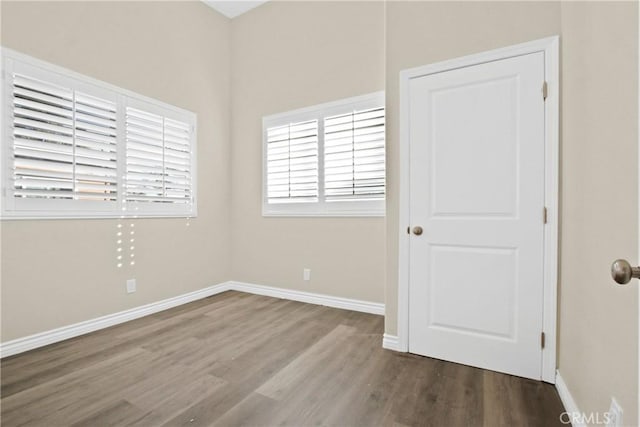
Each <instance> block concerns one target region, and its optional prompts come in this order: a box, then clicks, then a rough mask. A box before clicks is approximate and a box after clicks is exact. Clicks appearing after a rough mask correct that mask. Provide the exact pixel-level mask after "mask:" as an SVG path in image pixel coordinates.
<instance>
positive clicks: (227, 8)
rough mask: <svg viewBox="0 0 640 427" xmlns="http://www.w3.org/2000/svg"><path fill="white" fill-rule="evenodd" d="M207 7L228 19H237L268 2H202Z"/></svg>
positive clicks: (253, 0) (250, 0)
mask: <svg viewBox="0 0 640 427" xmlns="http://www.w3.org/2000/svg"><path fill="white" fill-rule="evenodd" d="M202 1H203V2H204V3H205V4H206V5H207V6H211V7H212V8H214V9H215V10H217V11H218V12H220V13H221V14H223V15H224V16H226V17H227V18H235V17H236V16H239V15H242V14H243V13H245V12H247V11H249V10H251V9H253V8H254V7H258V6H260V5H261V4H263V3H266V2H267V1H268V0H226V1H220V0H202Z"/></svg>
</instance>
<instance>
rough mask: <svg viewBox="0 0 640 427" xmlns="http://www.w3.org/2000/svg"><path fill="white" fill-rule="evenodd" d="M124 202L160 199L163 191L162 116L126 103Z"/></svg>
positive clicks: (156, 200) (157, 200)
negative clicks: (127, 105) (131, 106)
mask: <svg viewBox="0 0 640 427" xmlns="http://www.w3.org/2000/svg"><path fill="white" fill-rule="evenodd" d="M126 127H127V130H126V133H127V138H126V140H127V174H126V178H125V188H126V191H127V195H126V200H127V202H154V201H155V202H159V201H162V197H163V194H164V179H163V147H162V145H163V133H164V129H163V123H162V116H159V115H156V114H151V113H147V112H145V111H142V110H138V109H135V108H130V107H127V117H126Z"/></svg>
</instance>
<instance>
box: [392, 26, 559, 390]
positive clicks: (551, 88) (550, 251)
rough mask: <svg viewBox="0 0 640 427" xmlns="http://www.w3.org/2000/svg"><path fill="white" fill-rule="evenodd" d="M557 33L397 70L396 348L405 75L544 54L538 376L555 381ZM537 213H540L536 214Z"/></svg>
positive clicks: (405, 303)
mask: <svg viewBox="0 0 640 427" xmlns="http://www.w3.org/2000/svg"><path fill="white" fill-rule="evenodd" d="M559 40H560V38H559V36H553V37H547V38H544V39H539V40H534V41H531V42H526V43H522V44H517V45H514V46H508V47H504V48H500V49H495V50H490V51H487V52H483V53H479V54H473V55H468V56H464V57H461V58H456V59H452V60H447V61H443V62H437V63H434V64H430V65H425V66H421V67H415V68H410V69H407V70H403V71H401V72H400V201H399V203H400V211H399V221H398V223H399V226H400V227H399V230H398V231H399V232H398V235H399V247H398V273H399V274H398V326H397V327H398V341H397V350H398V351H402V352H408V351H409V267H410V265H409V251H410V249H409V241H410V240H409V237H410V235H408V234H407V227H409V226H411V225H412V224H410V203H411V200H410V197H409V183H410V170H409V159H410V147H409V82H410V80H411V79H414V78H418V77H424V76H427V75H430V74H435V73H441V72H444V71H450V70H454V69H458V68H463V67H468V66H472V65H478V64H483V63H486V62H492V61H497V60H501V59H507V58H512V57H515V56H522V55H527V54H531V53H536V52H543V53H544V67H545V70H544V74H545V80H546V82H547V99H546V101H545V112H544V115H545V117H544V121H545V130H544V134H545V142H544V144H545V183H544V192H545V206H546V207H547V224H546V226H545V228H544V264H543V268H544V285H543V325H542V328H543V329H542V330H543V331H544V333H545V347H544V349H543V350H542V370H541V372H542V380H543V381H545V382H548V383H552V384H555V382H556V344H557V342H556V323H557V293H558V285H557V284H558V221H559V218H560V216H559V214H558V207H559V202H558V194H559V163H560V162H559V154H560V150H559V95H560V90H559V83H560V79H559ZM541 90H542V88H541ZM541 215H542V213H541Z"/></svg>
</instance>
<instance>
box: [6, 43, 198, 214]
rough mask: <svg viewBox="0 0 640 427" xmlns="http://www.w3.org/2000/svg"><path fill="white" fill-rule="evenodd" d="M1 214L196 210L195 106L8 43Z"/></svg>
mask: <svg viewBox="0 0 640 427" xmlns="http://www.w3.org/2000/svg"><path fill="white" fill-rule="evenodd" d="M2 71H3V73H2V75H3V83H2V107H3V108H2V110H3V112H2V118H3V121H2V125H3V126H2V132H3V134H2V135H3V143H2V146H1V155H2V171H1V172H2V189H3V191H2V217H3V218H31V217H47V218H78V217H122V216H124V217H133V216H142V217H144V216H195V215H196V195H195V182H194V180H193V178H194V173H195V164H196V163H195V161H196V159H195V146H196V117H195V114H193V113H191V112H188V111H185V110H182V109H179V108H176V107H173V106H170V105H167V104H164V103H161V102H159V101H155V100H152V99H149V98H146V97H143V96H141V95H137V94H135V93H132V92H129V91H126V90H124V89H120V88H117V87H114V86H112V85H109V84H106V83H103V82H100V81H97V80H94V79H91V78H88V77H85V76H82V75H79V74H77V73H74V72H72V71H69V70H65V69H62V68H60V67H56V66H53V65H51V64H48V63H45V62H42V61H39V60H36V59H34V58H31V57H28V56H25V55H21V54H19V53H17V52H13V51H11V50H8V49H3V50H2Z"/></svg>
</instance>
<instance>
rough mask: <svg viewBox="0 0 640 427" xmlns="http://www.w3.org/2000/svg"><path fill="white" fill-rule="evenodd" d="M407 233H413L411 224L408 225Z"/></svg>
mask: <svg viewBox="0 0 640 427" xmlns="http://www.w3.org/2000/svg"><path fill="white" fill-rule="evenodd" d="M407 234H411V226H409V227H407Z"/></svg>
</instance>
